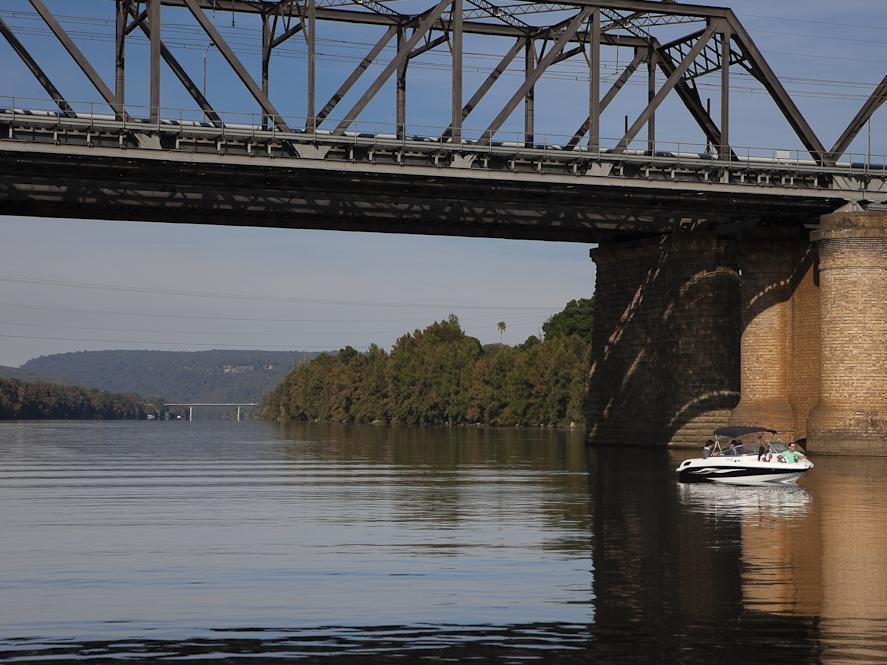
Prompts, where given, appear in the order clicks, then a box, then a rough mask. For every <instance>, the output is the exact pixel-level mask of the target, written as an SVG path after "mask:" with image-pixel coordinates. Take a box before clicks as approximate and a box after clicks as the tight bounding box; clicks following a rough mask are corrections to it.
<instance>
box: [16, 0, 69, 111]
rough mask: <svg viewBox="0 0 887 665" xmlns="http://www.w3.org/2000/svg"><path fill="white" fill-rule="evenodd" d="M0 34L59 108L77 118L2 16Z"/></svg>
mask: <svg viewBox="0 0 887 665" xmlns="http://www.w3.org/2000/svg"><path fill="white" fill-rule="evenodd" d="M0 34H2V35H3V36H4V37H5V38H6V41H8V42H9V45H10V46H11V47H12V50H13V51H15V53H16V55H18V57H19V58H21V59H22V62H24V63H25V66H26V67H27V68H28V69H30V70H31V73H32V74H33V75H34V78H35V79H37V81H38V82H39V83H40V85H41V86H43V89H44V90H46V92H47V94H48V95H49V96H50V97H52V100H53V101H54V102H55V103H56V104H58V107H59V110H60V111H61V112H62V113H64V114H65V116H66V117H68V118H76V117H77V114H76V113H74V110H73V109H72V108H71V106H70V105H69V104H68V102H66V101H65V98H64V97H63V96H62V93H60V92H59V90H58V88H56V87H55V85H53V83H52V81H50V80H49V76H47V75H46V72H44V71H43V69H41V68H40V65H38V64H37V61H36V60H34V58H33V57H31V54H30V53H29V52H28V49H26V48H25V46H24V44H22V43H21V42H20V41H19V40H18V38H17V37H16V36H15V34H13V32H12V30H11V29H10V28H9V26H8V25H6V22H5V21H4V20H3V19H2V18H0Z"/></svg>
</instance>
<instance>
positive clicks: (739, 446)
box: [730, 439, 745, 455]
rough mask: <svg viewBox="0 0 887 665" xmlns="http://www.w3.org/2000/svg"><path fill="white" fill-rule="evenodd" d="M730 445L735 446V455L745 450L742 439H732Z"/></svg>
mask: <svg viewBox="0 0 887 665" xmlns="http://www.w3.org/2000/svg"><path fill="white" fill-rule="evenodd" d="M730 447H731V448H733V452H734V454H735V455H742V454H743V453H744V452H745V450H743V448H742V441H739V440H738V439H733V440H732V441H730Z"/></svg>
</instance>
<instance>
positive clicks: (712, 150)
mask: <svg viewBox="0 0 887 665" xmlns="http://www.w3.org/2000/svg"><path fill="white" fill-rule="evenodd" d="M69 104H70V107H71V109H72V110H73V112H74V114H75V117H70V116H66V115H64V114H63V113H60V112H59V110H58V107H57V106H55V105H53V104H51V103H50V102H48V101H47V100H46V99H42V98H33V97H19V96H2V95H0V113H2V114H4V115H5V116H7V117H9V116H11V118H12V120H13V122H15V120H16V119H17V118H18V119H21V120H23V121H25V120H27V121H31V122H40V123H41V124H49V125H53V124H54V125H55V126H57V127H58V128H60V129H61V128H66V127H72V126H78V127H81V128H84V129H90V130H94V131H99V130H102V129H110V128H113V127H118V128H122V129H124V130H129V131H140V132H146V133H150V132H151V131H157V132H165V133H169V132H173V133H175V132H184V131H186V130H187V131H190V132H203V133H205V134H206V136H213V137H216V138H218V139H219V140H221V141H224V140H225V139H226V138H228V137H230V138H232V139H236V140H241V139H243V138H244V137H249V138H252V139H255V140H270V141H280V140H291V141H296V142H306V143H314V144H326V143H329V144H339V145H342V144H344V145H349V144H351V145H355V146H361V147H367V146H369V147H378V148H384V149H391V148H393V147H394V148H396V147H397V146H400V147H402V148H403V149H404V150H407V149H414V150H415V149H422V148H425V149H428V150H446V151H451V152H460V153H469V154H475V155H484V154H490V155H492V154H496V155H498V156H500V157H501V156H502V154H503V153H508V152H513V154H514V155H515V157H523V156H526V157H529V158H533V159H540V158H541V159H543V160H544V159H559V160H562V159H564V158H569V157H571V156H581V157H582V158H585V159H598V160H601V161H607V160H616V161H619V160H632V161H638V160H640V161H646V162H649V163H651V164H657V165H658V166H663V165H668V164H669V163H674V164H675V165H680V164H686V163H689V162H695V163H699V162H701V161H706V162H711V163H712V165H713V166H724V165H727V166H729V167H730V168H732V169H742V168H743V167H751V166H754V167H757V168H759V167H761V166H762V165H771V166H774V167H778V168H779V169H780V170H782V171H785V170H795V171H797V172H799V173H800V172H804V173H810V172H822V173H828V174H831V175H835V174H844V175H848V176H865V175H868V176H873V177H887V155H876V154H865V153H852V152H849V151H848V152H846V153H844V155H843V156H842V158H841V160H840V161H839V162H838V163H837V164H836V165H831V166H829V165H825V164H821V163H817V162H816V161H814V160H813V159H811V157H810V154H809V152H808V151H807V150H806V149H805V148H801V147H796V148H783V147H772V146H737V145H732V146H731V150H732V154H730V155H728V156H727V157H726V158H724V159H722V158H719V157H718V155H717V152H718V150H717V146H713V145H711V144H710V143H704V142H693V141H665V140H659V139H657V140H656V141H655V142H654V143H652V144H651V143H649V142H648V140H647V139H634V140H632V141H630V142H628V143H627V145H625V146H624V147H622V148H617V146H619V143H620V141H621V140H622V139H621V138H620V137H609V138H608V137H601V139H600V144H599V146H598V147H597V148H596V149H594V150H589V149H588V146H587V145H586V144H583V143H584V142H583V141H578V142H577V138H576V136H575V135H569V134H561V133H555V132H536V133H535V134H533V135H532V136H529V137H528V136H527V135H526V134H525V133H524V132H523V131H509V130H498V131H497V132H496V133H495V135H494V136H492V137H490V136H489V135H486V129H480V128H471V127H463V128H462V140H461V142H459V143H458V144H454V143H453V142H452V141H451V139H449V138H448V137H447V130H448V128H447V127H443V126H440V125H431V124H422V123H409V124H407V125H403V126H401V127H398V126H397V125H396V124H395V122H394V121H391V120H387V121H372V120H355V121H353V122H352V123H351V128H350V129H349V130H348V131H346V132H342V133H336V132H335V131H334V130H331V129H326V128H317V127H315V128H313V129H309V130H306V129H304V127H305V124H306V118H305V116H275V117H273V118H271V117H269V116H268V115H265V114H261V113H256V112H243V111H216V113H217V115H218V118H219V121H218V122H212V121H210V120H209V119H208V118H207V117H206V115H205V113H204V112H203V111H201V110H200V109H194V108H186V107H163V108H162V109H161V111H162V112H161V113H160V114H159V119H158V120H156V121H152V120H150V119H149V118H150V115H151V114H150V110H151V109H150V108H149V107H147V106H139V105H135V104H127V105H126V108H125V112H124V113H123V114H122V115H121V117H120V118H119V119H118V118H117V117H115V115H114V113H113V111H111V110H110V109H109V107H108V105H107V104H106V103H104V102H96V101H76V100H73V101H69ZM327 124H329V126H331V127H335V126H336V124H337V120H336V119H335V118H328V119H327ZM278 125H285V126H286V127H288V128H290V131H289V132H287V131H281V130H280V129H279V127H278Z"/></svg>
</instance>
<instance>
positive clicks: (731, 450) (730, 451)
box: [724, 440, 737, 457]
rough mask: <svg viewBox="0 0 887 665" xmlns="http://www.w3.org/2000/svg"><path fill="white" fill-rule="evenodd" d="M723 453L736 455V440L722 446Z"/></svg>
mask: <svg viewBox="0 0 887 665" xmlns="http://www.w3.org/2000/svg"><path fill="white" fill-rule="evenodd" d="M724 454H725V455H730V456H733V457H735V456H736V454H737V453H736V441H735V440H733V441H731V442H730V443H728V444H727V447H726V448H724Z"/></svg>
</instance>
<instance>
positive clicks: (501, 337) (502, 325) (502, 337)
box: [496, 321, 505, 344]
mask: <svg viewBox="0 0 887 665" xmlns="http://www.w3.org/2000/svg"><path fill="white" fill-rule="evenodd" d="M496 327H497V328H498V329H499V341H500V342H501V343H503V344H504V343H505V321H499V323H497V324H496Z"/></svg>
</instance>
